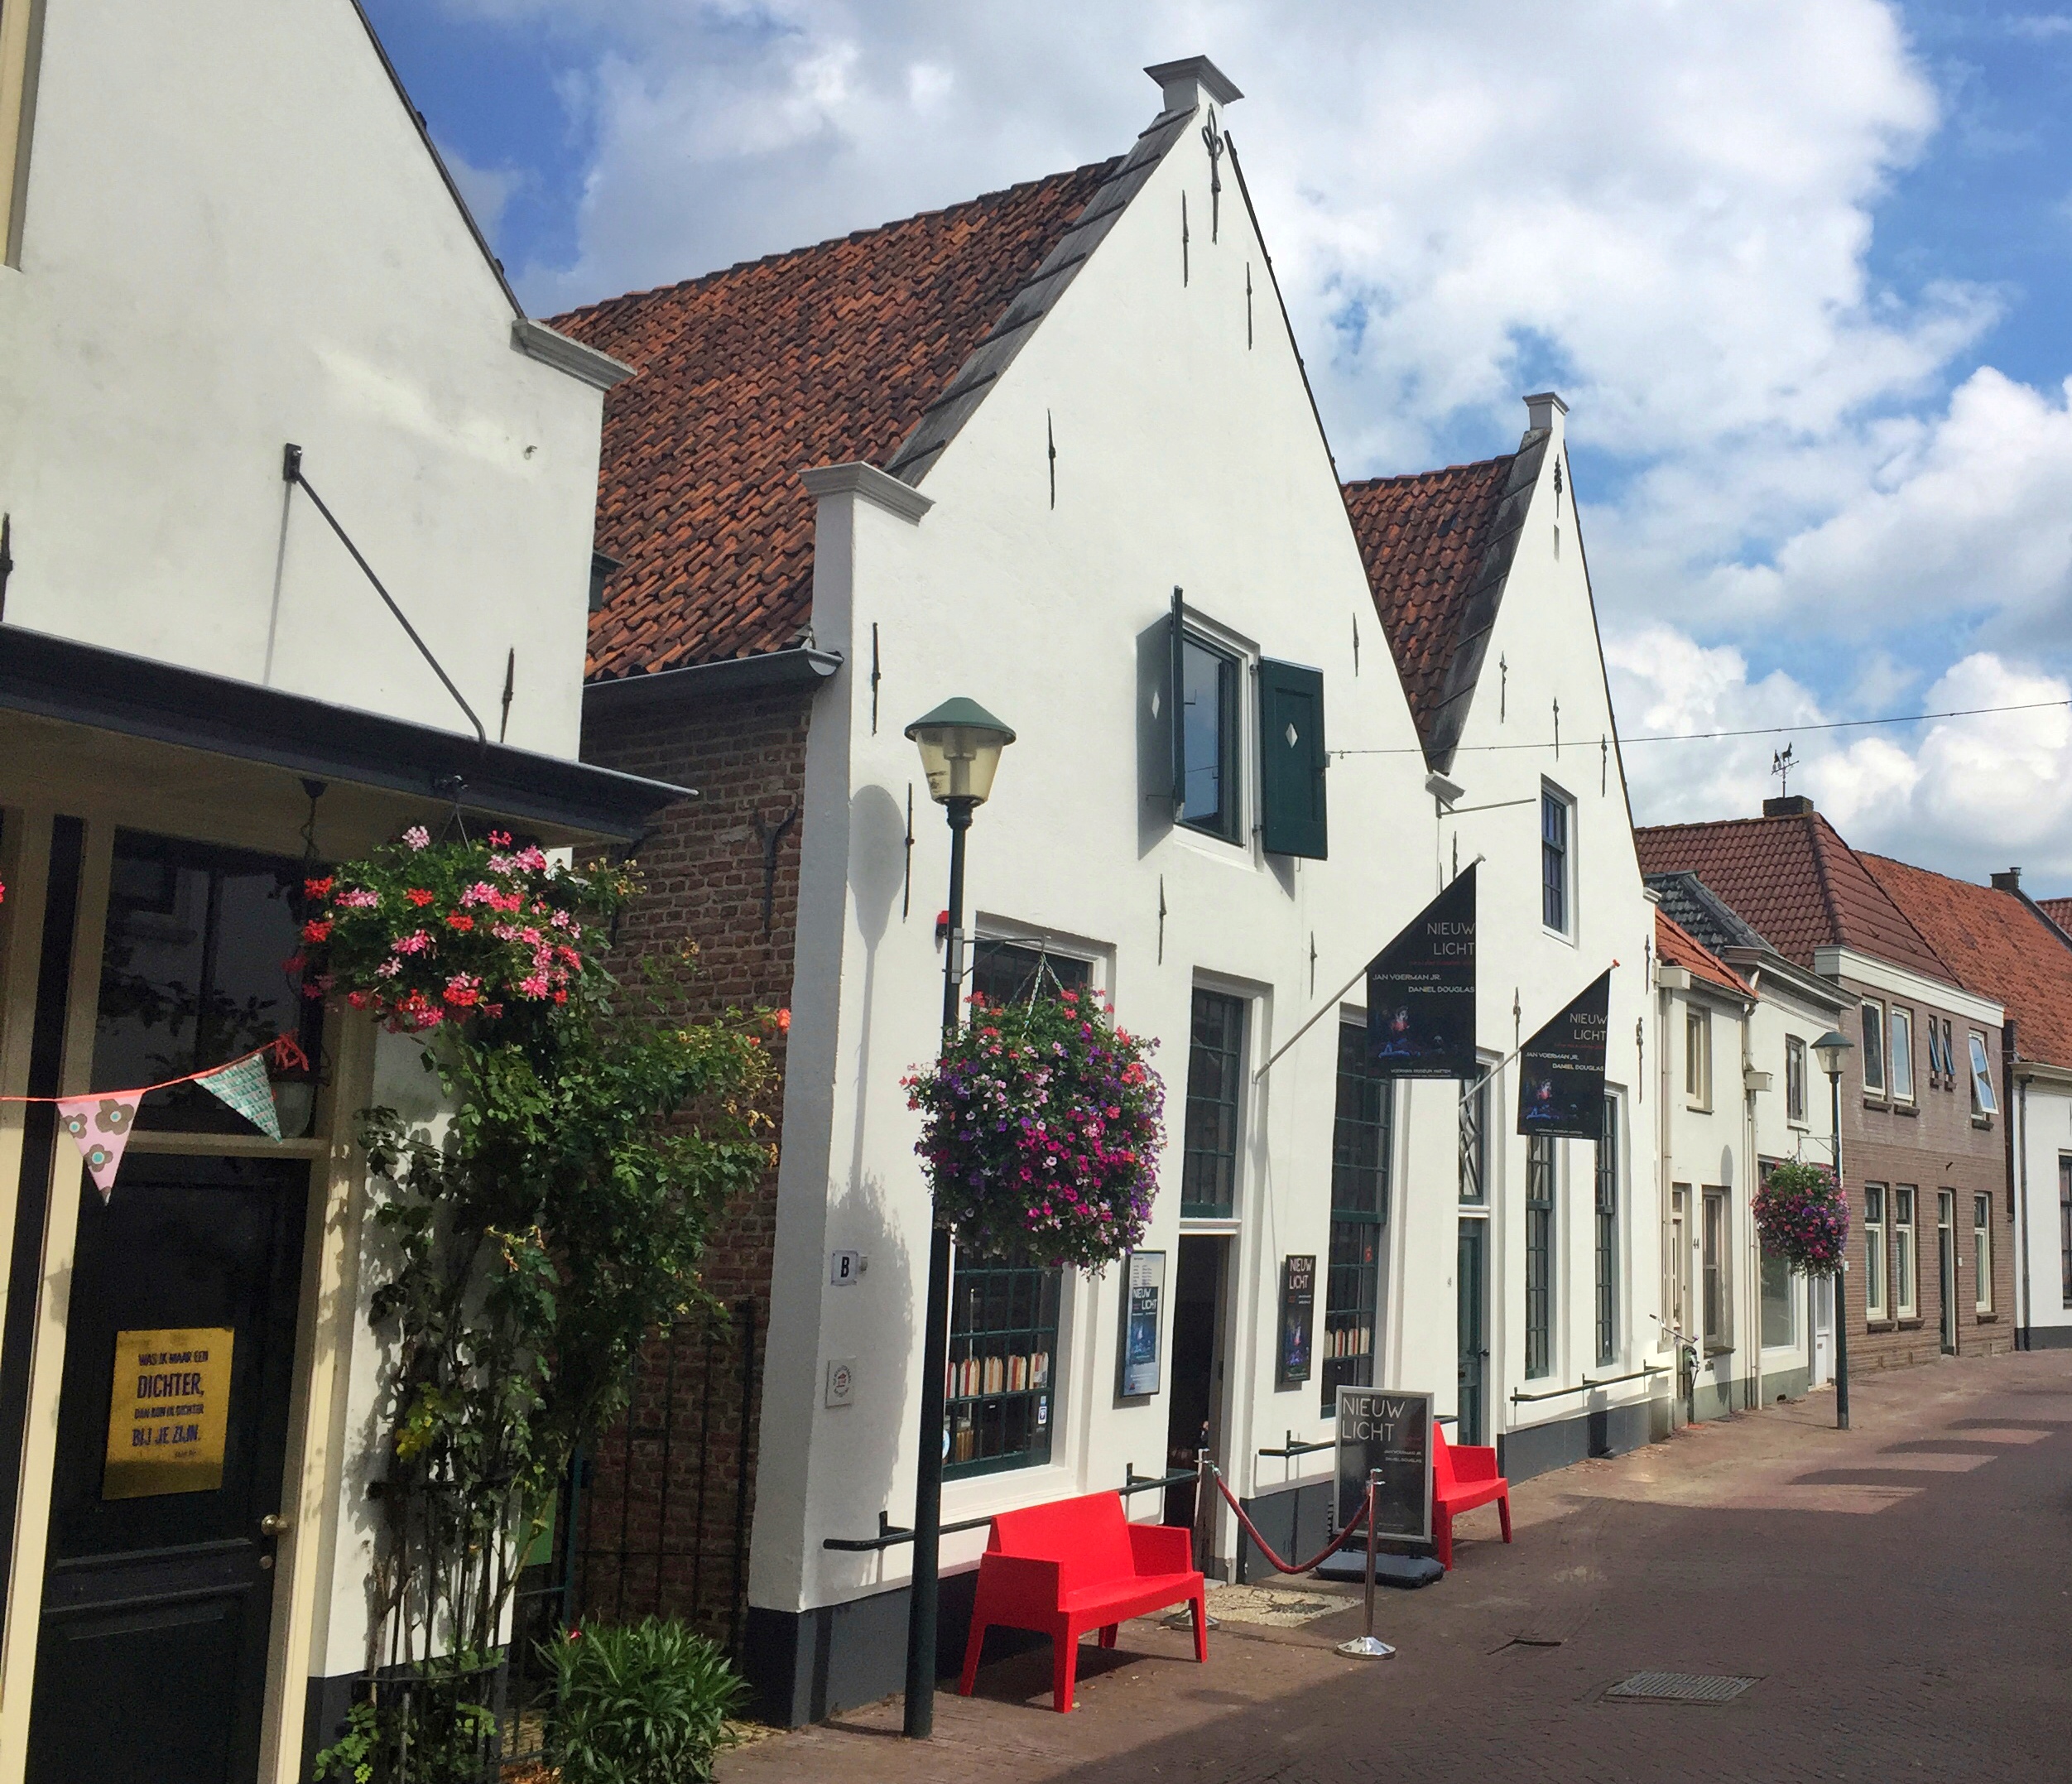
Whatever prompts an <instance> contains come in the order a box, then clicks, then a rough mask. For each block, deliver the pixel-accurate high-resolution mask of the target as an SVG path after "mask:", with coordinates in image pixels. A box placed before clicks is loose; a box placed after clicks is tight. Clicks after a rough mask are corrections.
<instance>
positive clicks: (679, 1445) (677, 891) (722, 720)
mask: <svg viewBox="0 0 2072 1784" xmlns="http://www.w3.org/2000/svg"><path fill="white" fill-rule="evenodd" d="M810 710H811V695H810V692H809V691H807V690H769V691H761V692H755V693H749V694H744V695H733V696H731V697H729V696H721V697H719V698H717V699H714V700H706V701H701V702H699V703H697V704H688V703H686V704H684V705H681V706H675V707H671V708H670V709H666V710H665V711H662V712H660V713H649V714H632V715H627V716H625V717H614V718H609V719H603V720H601V721H599V720H586V722H585V724H584V733H583V755H584V760H585V761H589V762H598V763H599V764H601V765H603V766H604V767H611V768H618V769H622V770H623V771H625V772H627V773H631V774H639V775H645V776H647V777H650V778H652V779H655V780H659V781H671V782H674V783H675V784H676V785H678V786H689V787H694V788H695V789H697V791H699V794H700V795H701V796H700V797H699V798H698V799H697V800H695V801H687V802H686V803H685V804H682V805H674V806H671V808H670V809H669V810H667V811H666V812H665V813H663V814H662V815H661V816H660V817H659V818H658V819H657V820H656V822H655V823H654V825H652V827H651V829H650V830H649V832H648V834H647V838H646V839H645V840H644V841H643V842H642V845H641V848H640V851H639V855H638V860H639V863H640V867H641V869H642V874H643V877H644V878H645V880H646V882H647V885H646V890H645V892H644V894H643V896H642V900H641V902H640V903H639V904H638V905H637V906H635V907H634V908H633V909H632V910H631V911H628V912H627V913H626V915H625V916H624V917H623V919H622V920H621V922H620V926H619V934H618V946H619V949H620V950H621V951H622V952H623V953H627V954H629V955H631V954H636V953H638V952H640V951H642V950H650V949H664V948H674V947H675V946H676V945H679V944H680V943H681V942H683V941H685V940H689V941H690V942H693V943H695V945H696V946H697V949H698V960H699V972H698V974H697V976H696V978H695V980H694V982H693V992H692V998H691V1005H690V1009H689V1011H688V1012H687V1013H689V1014H691V1015H694V1016H696V1015H710V1014H717V1013H719V1012H722V1011H724V1010H726V1009H728V1008H734V1009H743V1010H746V1009H750V1008H754V1007H767V1008H772V1009H776V1008H782V1007H786V1006H788V1005H789V1004H790V1003H791V968H792V955H793V949H794V942H795V937H796V916H797V911H798V873H799V836H800V829H801V827H802V825H803V823H804V818H803V809H804V806H805V744H806V729H807V724H808V720H809V716H810ZM786 813H796V814H800V815H797V816H795V817H794V818H793V819H792V821H791V825H790V826H789V828H787V829H785V830H784V831H783V834H782V835H781V839H779V840H778V842H777V844H776V863H775V864H776V872H775V874H774V877H773V878H772V877H771V876H769V875H768V874H767V869H766V865H765V863H766V858H767V857H766V842H765V839H766V838H767V837H768V836H769V835H771V834H772V833H773V832H775V831H776V829H777V827H778V826H779V825H781V823H782V821H783V820H784V817H785V815H786ZM758 825H760V828H758ZM766 891H767V894H768V898H769V912H768V916H767V921H766V918H765V914H764V900H765V895H766ZM772 1059H773V1061H774V1063H775V1064H776V1068H777V1075H776V1081H775V1082H774V1083H773V1084H772V1087H771V1091H770V1095H769V1099H768V1104H767V1106H768V1107H769V1108H771V1109H772V1111H773V1112H774V1111H775V1110H776V1109H777V1108H780V1107H781V1104H782V1098H783V1081H782V1080H783V1067H784V1050H783V1046H782V1044H781V1036H780V1037H776V1044H775V1045H773V1046H772ZM776 1189H777V1183H776V1172H775V1171H772V1172H771V1173H770V1174H769V1176H767V1178H765V1180H764V1181H763V1182H762V1185H761V1186H760V1188H759V1189H758V1190H757V1192H756V1194H755V1195H753V1196H752V1197H750V1198H748V1200H743V1201H738V1202H737V1203H736V1204H735V1205H733V1206H732V1207H730V1208H729V1209H728V1210H727V1213H726V1215H725V1217H724V1219H723V1220H722V1221H721V1223H720V1224H719V1228H718V1229H717V1230H716V1231H715V1232H714V1235H713V1239H712V1243H711V1246H710V1248H709V1250H708V1251H707V1253H706V1255H705V1259H704V1266H703V1269H702V1272H701V1274H702V1277H703V1280H704V1286H706V1288H707V1289H708V1290H709V1291H710V1292H711V1293H712V1294H713V1295H714V1296H717V1297H719V1300H721V1301H724V1303H726V1305H727V1306H728V1309H729V1310H730V1312H731V1315H732V1319H731V1325H730V1327H728V1328H727V1329H724V1330H723V1331H722V1332H721V1333H720V1334H719V1335H717V1336H716V1337H715V1336H714V1334H710V1333H709V1332H708V1331H707V1330H705V1328H704V1325H702V1323H699V1322H688V1323H686V1324H685V1325H681V1326H680V1327H679V1328H677V1329H676V1330H675V1332H674V1333H673V1334H667V1335H663V1336H657V1337H656V1339H654V1340H653V1341H651V1343H650V1344H648V1346H647V1349H646V1351H645V1353H644V1354H643V1357H642V1368H641V1374H640V1379H639V1381H638V1382H637V1386H636V1387H635V1391H634V1398H633V1404H632V1409H631V1411H630V1412H629V1414H628V1416H627V1421H626V1424H625V1426H623V1428H622V1429H620V1430H618V1431H614V1432H613V1433H611V1434H610V1435H608V1437H607V1438H606V1439H605V1440H604V1441H603V1442H602V1443H601V1444H600V1445H599V1447H598V1450H597V1453H596V1454H595V1455H594V1457H593V1458H592V1461H591V1469H590V1474H589V1484H588V1489H587V1492H586V1493H585V1495H584V1506H583V1510H582V1512H581V1515H580V1516H579V1521H578V1526H577V1547H578V1551H579V1555H578V1565H577V1580H576V1584H577V1589H578V1592H579V1595H580V1597H581V1599H582V1600H583V1602H584V1608H585V1610H586V1611H587V1612H588V1613H589V1614H591V1615H594V1616H599V1617H604V1618H618V1617H627V1618H634V1617H640V1616H644V1615H646V1614H647V1613H649V1612H651V1611H655V1612H659V1613H662V1614H665V1615H671V1616H680V1617H683V1618H686V1619H687V1620H689V1621H690V1622H692V1623H695V1624H697V1625H698V1626H699V1627H700V1628H704V1630H705V1631H706V1633H709V1634H711V1635H713V1636H714V1637H718V1638H719V1639H721V1640H723V1641H724V1640H725V1639H727V1638H728V1637H729V1636H730V1635H731V1634H732V1633H733V1628H734V1623H735V1619H736V1616H737V1613H738V1600H737V1597H736V1593H737V1580H738V1582H739V1583H740V1584H741V1587H742V1588H743V1589H745V1583H746V1580H747V1574H748V1556H747V1553H746V1550H745V1547H743V1546H742V1544H743V1542H745V1520H744V1519H743V1511H744V1508H746V1509H748V1510H752V1508H753V1505H754V1496H755V1464H756V1421H757V1417H758V1416H759V1413H760V1407H761V1401H762V1392H761V1387H762V1384H761V1377H760V1367H759V1363H760V1358H761V1356H762V1351H763V1349H764V1344H765V1335H766V1334H767V1330H768V1326H769V1311H770V1278H771V1267H772V1255H773V1252H774V1248H775V1245H776ZM751 1326H752V1335H751Z"/></svg>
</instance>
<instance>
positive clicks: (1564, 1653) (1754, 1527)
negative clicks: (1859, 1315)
mask: <svg viewBox="0 0 2072 1784" xmlns="http://www.w3.org/2000/svg"><path fill="white" fill-rule="evenodd" d="M1853 1414H1854V1423H1855V1427H1856V1428H1855V1429H1854V1431H1851V1432H1849V1433H1847V1434H1843V1433H1839V1432H1836V1431H1834V1430H1833V1429H1832V1425H1833V1421H1834V1399H1833V1397H1832V1395H1831V1394H1818V1395H1815V1396H1814V1397H1811V1398H1810V1399H1808V1400H1806V1401H1804V1402H1800V1403H1799V1404H1797V1405H1796V1406H1791V1407H1782V1408H1779V1409H1776V1410H1773V1411H1768V1412H1765V1413H1762V1414H1756V1415H1743V1416H1739V1417H1738V1418H1735V1419H1733V1420H1732V1421H1727V1422H1724V1423H1722V1424H1719V1425H1714V1426H1700V1427H1699V1428H1697V1429H1695V1431H1690V1432H1688V1433H1686V1434H1685V1435H1680V1436H1679V1437H1677V1438H1676V1439H1675V1440H1672V1441H1671V1442H1669V1443H1666V1444H1661V1445H1654V1446H1651V1447H1650V1448H1648V1449H1646V1450H1641V1451H1639V1452H1637V1453H1636V1454H1633V1455H1628V1456H1624V1457H1622V1458H1620V1459H1617V1460H1615V1461H1606V1462H1591V1463H1585V1464H1581V1465H1580V1466H1579V1467H1576V1468H1573V1469H1569V1470H1567V1471H1565V1472H1564V1473H1560V1474H1553V1475H1549V1476H1546V1477H1543V1478H1541V1479H1537V1480H1534V1481H1530V1482H1527V1483H1525V1484H1524V1485H1522V1487H1520V1488H1517V1491H1516V1492H1515V1493H1514V1494H1513V1500H1514V1504H1515V1508H1516V1511H1517V1542H1516V1543H1515V1544H1514V1545H1513V1546H1511V1547H1510V1548H1508V1549H1507V1548H1505V1547H1504V1546H1502V1544H1501V1543H1500V1542H1498V1541H1497V1540H1496V1538H1497V1529H1496V1519H1495V1514H1494V1512H1493V1511H1491V1512H1477V1513H1475V1514H1473V1517H1471V1518H1470V1519H1468V1520H1464V1526H1463V1527H1464V1532H1465V1535H1466V1536H1467V1539H1468V1540H1466V1541H1462V1542H1461V1543H1460V1544H1459V1549H1458V1565H1457V1567H1456V1570H1455V1571H1454V1573H1453V1574H1452V1575H1450V1576H1449V1578H1448V1579H1447V1580H1445V1581H1444V1582H1443V1583H1441V1584H1439V1585H1436V1586H1434V1587H1431V1588H1429V1589H1426V1590H1424V1591H1421V1592H1416V1593H1385V1594H1383V1595H1382V1600H1381V1608H1380V1613H1379V1619H1378V1628H1379V1632H1380V1633H1382V1634H1383V1635H1384V1636H1385V1637H1387V1639H1388V1640H1390V1641H1392V1642H1396V1643H1397V1645H1398V1647H1399V1649H1400V1652H1399V1653H1398V1655H1397V1657H1396V1658H1395V1659H1393V1660H1387V1661H1351V1660H1345V1659H1341V1658H1340V1657H1338V1656H1337V1655H1335V1654H1334V1653H1333V1652H1331V1647H1332V1644H1333V1643H1334V1642H1339V1641H1341V1640H1343V1639H1344V1637H1347V1636H1348V1635H1352V1634H1356V1633H1358V1628H1359V1608H1358V1598H1357V1595H1356V1594H1348V1596H1347V1598H1346V1603H1345V1608H1344V1610H1343V1611H1341V1612H1334V1613H1332V1614H1329V1615H1328V1616H1325V1617H1324V1618H1320V1619H1319V1620H1316V1621H1312V1622H1310V1623H1305V1624H1303V1625H1301V1626H1300V1627H1299V1628H1264V1627H1260V1626H1257V1625H1251V1626H1241V1625H1239V1624H1237V1623H1226V1624H1225V1626H1224V1627H1223V1628H1222V1629H1220V1630H1219V1631H1218V1632H1217V1633H1216V1634H1215V1635H1214V1636H1212V1637H1211V1639H1210V1645H1209V1665H1208V1666H1206V1667H1205V1668H1204V1667H1197V1666H1195V1665H1193V1664H1192V1663H1191V1661H1189V1660H1187V1659H1185V1658H1183V1656H1184V1655H1185V1653H1186V1652H1187V1647H1186V1637H1185V1636H1183V1635H1180V1634H1177V1633H1174V1632H1171V1631H1169V1630H1166V1629H1164V1628H1161V1627H1159V1626H1158V1625H1157V1624H1156V1623H1150V1622H1138V1623H1128V1624H1125V1625H1124V1627H1123V1634H1122V1639H1121V1643H1120V1646H1119V1647H1118V1649H1117V1650H1116V1651H1115V1652H1113V1654H1108V1655H1103V1654H1099V1653H1098V1652H1096V1651H1095V1650H1094V1648H1093V1647H1090V1646H1089V1647H1087V1648H1086V1649H1085V1650H1084V1657H1083V1658H1082V1661H1081V1663H1080V1671H1079V1680H1080V1683H1079V1708H1078V1709H1076V1710H1075V1711H1074V1714H1071V1715H1070V1716H1057V1715H1054V1714H1051V1713H1050V1709H1049V1708H1048V1690H1049V1678H1050V1666H1049V1657H1048V1655H1047V1653H1036V1654H1033V1655H1027V1656H1023V1657H1017V1658H1016V1659H1013V1660H1010V1661H1003V1662H1001V1663H999V1664H998V1665H995V1666H991V1667H988V1669H987V1670H986V1671H983V1672H982V1674H981V1675H980V1682H979V1694H980V1695H978V1697H976V1698H974V1699H972V1700H963V1699H959V1698H958V1697H957V1696H955V1695H954V1694H953V1693H952V1692H950V1691H948V1690H945V1692H944V1693H943V1694H941V1695H940V1696H939V1697H938V1699H937V1707H936V1729H937V1735H936V1738H935V1742H934V1743H933V1744H932V1745H931V1746H930V1747H927V1748H919V1747H916V1746H915V1745H912V1744H910V1743H906V1742H903V1741H901V1739H900V1738H898V1736H897V1729H898V1725H899V1705H898V1704H897V1700H894V1701H892V1702H888V1703H886V1704H881V1705H874V1706H873V1707H872V1708H870V1709H865V1710H861V1711H858V1712H855V1713H853V1714H850V1715H848V1716H845V1717H844V1718H841V1719H839V1722H838V1723H837V1724H835V1725H833V1726H830V1727H824V1728H820V1729H806V1730H801V1731H799V1732H797V1733H795V1734H787V1735H783V1736H781V1737H777V1738H772V1739H770V1740H767V1741H764V1742H762V1743H758V1744H757V1745H756V1746H754V1747H752V1748H747V1749H745V1750H743V1751H742V1752H739V1753H735V1754H733V1755H731V1756H730V1757H729V1758H728V1759H727V1760H726V1761H725V1762H723V1764H722V1767H721V1777H722V1779H723V1781H724V1784H776V1780H778V1779H783V1780H785V1781H786V1784H791V1781H800V1784H818V1781H823V1780H824V1781H826V1784H869V1781H872V1780H875V1779H878V1778H884V1779H887V1780H892V1779H899V1780H903V1781H916V1784H919V1781H923V1780H934V1779H941V1780H960V1781H961V1780H985V1781H992V1780H999V1781H1001V1784H1010V1781H1012V1784H1022V1781H1029V1784H1036V1781H1045V1784H1048V1781H1051V1780H1071V1781H1073V1784H1081V1781H1084V1784H1106V1781H1108V1780H1114V1781H1118V1784H1120V1781H1123V1780H1126V1779H1127V1780H1132V1781H1135V1784H1144V1781H1146V1780H1149V1779H1152V1778H1158V1779H1161V1780H1178V1781H1185V1784H1264V1781H1266V1780H1269V1779H1271V1780H1274V1781H1276V1784H1304V1781H1306V1780H1310V1779H1316V1780H1339V1779H1348V1780H1352V1779H1368V1778H1379V1777H1402V1778H1406V1779H1416V1780H1418V1781H1419V1784H1425V1781H1429V1780H1441V1779H1453V1778H1459V1779H1492V1778H1495V1779H1506V1778H1531V1779H1534V1780H1546V1781H1550V1784H1559V1781H1565V1780H1585V1779H1587V1780H1591V1781H1593V1784H1616V1781H1626V1780H1652V1779H1683V1778H1690V1777H1704V1778H1707V1779H1727V1780H1760V1781H1763V1784H1777V1781H1796V1780H1800V1779H1811V1778H1824V1779H1848V1780H1865V1781H1872V1780H1875V1781H1881V1784H1882V1781H1889V1780H1893V1779H1905V1778H1922V1779H1945V1778H1958V1777H1962V1778H1964V1779H1965V1780H1966V1781H1967V1784H1977V1781H1980V1780H1989V1779H2000V1778H2007V1779H2022V1780H2031V1781H2055V1780H2061V1779H2072V1353H2065V1352H2057V1353H2051V1352H2044V1353H2039V1354H2024V1355H2017V1356H2010V1357H2002V1358H1964V1359H1959V1360H1953V1361H1948V1362H1941V1363H1933V1364H1929V1365H1925V1366H1923V1367H1921V1368H1911V1369H1903V1370H1892V1371H1887V1372H1880V1373H1874V1374H1873V1375H1872V1376H1871V1377H1869V1378H1866V1379H1863V1380H1860V1381H1858V1382H1857V1383H1856V1384H1855V1389H1854V1395H1853ZM1291 1584H1300V1589H1301V1592H1302V1594H1304V1595H1305V1596H1309V1597H1315V1595H1316V1594H1318V1593H1319V1592H1320V1591H1324V1592H1328V1591H1332V1590H1334V1589H1332V1588H1317V1587H1315V1586H1314V1585H1313V1584H1311V1583H1310V1582H1307V1581H1303V1582H1299V1583H1297V1582H1291ZM1213 1608H1214V1602H1213V1599H1212V1609H1213ZM1528 1638H1529V1639H1528ZM1643 1670H1656V1671H1675V1672H1686V1673H1699V1674H1736V1675H1742V1676H1755V1677H1756V1678H1757V1680H1758V1681H1759V1682H1758V1683H1757V1684H1756V1685H1754V1686H1753V1687H1752V1689H1750V1690H1747V1691H1745V1692H1743V1694H1742V1695H1740V1696H1739V1697H1738V1698H1737V1699H1736V1700H1733V1702H1731V1703H1728V1704H1725V1705H1676V1704H1656V1703H1634V1702H1621V1701H1618V1700H1606V1699H1605V1697H1604V1695H1603V1694H1604V1692H1605V1690H1606V1688H1607V1687H1608V1686H1610V1685H1613V1684H1614V1683H1616V1682H1617V1681H1618V1680H1620V1679H1622V1678H1624V1677H1626V1676H1627V1675H1629V1674H1632V1673H1634V1672H1637V1671H1643Z"/></svg>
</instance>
